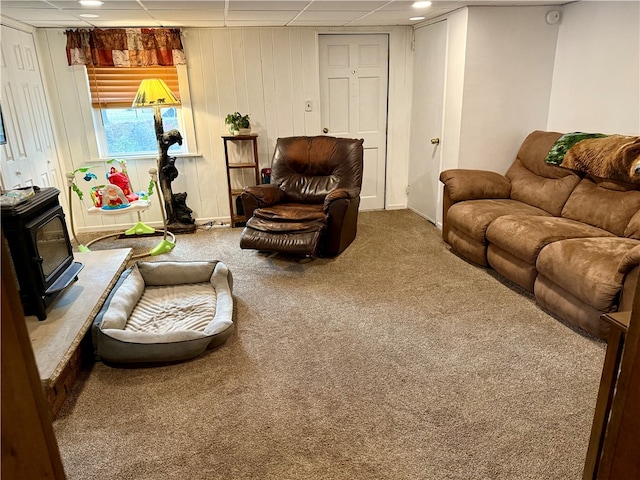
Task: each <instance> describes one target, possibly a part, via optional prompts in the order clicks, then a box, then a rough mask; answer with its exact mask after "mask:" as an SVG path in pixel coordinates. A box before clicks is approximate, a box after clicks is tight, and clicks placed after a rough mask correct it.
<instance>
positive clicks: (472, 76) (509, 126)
mask: <svg viewBox="0 0 640 480" xmlns="http://www.w3.org/2000/svg"><path fill="white" fill-rule="evenodd" d="M548 10H549V8H547V7H472V8H469V19H468V27H467V39H466V45H467V47H466V62H465V74H464V91H463V105H462V115H461V120H462V123H461V127H460V150H459V161H458V167H459V168H478V169H485V170H493V171H497V172H500V173H504V172H505V171H506V170H507V168H509V166H510V165H511V163H513V159H514V158H515V155H516V153H517V151H518V147H519V146H520V144H521V143H522V140H523V139H524V138H525V137H526V136H527V135H528V134H529V133H530V132H531V131H532V130H536V129H539V130H544V129H545V127H546V123H547V117H548V113H549V110H548V109H549V96H550V91H551V81H552V77H553V62H554V55H555V47H556V39H557V35H558V25H557V24H556V25H549V24H547V22H546V21H545V16H546V14H547V12H548Z"/></svg>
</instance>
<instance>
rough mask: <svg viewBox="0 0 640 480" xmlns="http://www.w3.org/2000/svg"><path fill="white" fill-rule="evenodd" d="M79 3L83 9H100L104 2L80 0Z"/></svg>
mask: <svg viewBox="0 0 640 480" xmlns="http://www.w3.org/2000/svg"><path fill="white" fill-rule="evenodd" d="M78 3H79V4H80V5H82V6H83V7H99V6H100V5H102V4H103V3H104V2H102V1H100V0H79V1H78Z"/></svg>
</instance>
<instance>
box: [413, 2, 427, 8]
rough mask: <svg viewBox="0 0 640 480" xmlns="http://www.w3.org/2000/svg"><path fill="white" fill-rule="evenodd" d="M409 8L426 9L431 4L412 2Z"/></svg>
mask: <svg viewBox="0 0 640 480" xmlns="http://www.w3.org/2000/svg"><path fill="white" fill-rule="evenodd" d="M411 6H412V7H413V8H427V7H430V6H431V2H413V4H411Z"/></svg>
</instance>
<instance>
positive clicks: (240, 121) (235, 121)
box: [224, 112, 251, 135]
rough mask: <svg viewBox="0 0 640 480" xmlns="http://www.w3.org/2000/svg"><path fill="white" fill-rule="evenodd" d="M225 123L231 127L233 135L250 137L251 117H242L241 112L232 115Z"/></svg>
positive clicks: (230, 130)
mask: <svg viewBox="0 0 640 480" xmlns="http://www.w3.org/2000/svg"><path fill="white" fill-rule="evenodd" d="M224 123H225V124H226V125H229V132H231V135H249V134H250V133H251V123H250V122H249V115H248V114H247V115H242V114H241V113H240V112H235V113H230V114H228V115H227V116H226V118H225V119H224Z"/></svg>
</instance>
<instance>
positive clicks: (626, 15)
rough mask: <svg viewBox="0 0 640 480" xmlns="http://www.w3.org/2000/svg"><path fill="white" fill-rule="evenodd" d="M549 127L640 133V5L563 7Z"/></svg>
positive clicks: (595, 4)
mask: <svg viewBox="0 0 640 480" xmlns="http://www.w3.org/2000/svg"><path fill="white" fill-rule="evenodd" d="M547 127H548V129H549V130H555V131H559V132H574V131H583V132H602V133H620V134H628V135H638V134H639V133H640V2H636V1H633V2H578V3H573V4H569V5H566V6H565V7H564V8H563V15H562V20H561V25H560V33H559V35H558V46H557V51H556V59H555V67H554V74H553V84H552V88H551V104H550V108H549V120H548V125H547Z"/></svg>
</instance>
